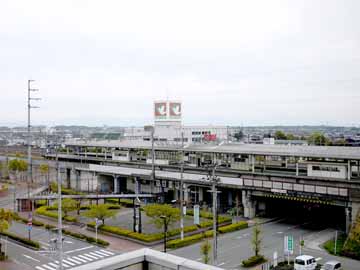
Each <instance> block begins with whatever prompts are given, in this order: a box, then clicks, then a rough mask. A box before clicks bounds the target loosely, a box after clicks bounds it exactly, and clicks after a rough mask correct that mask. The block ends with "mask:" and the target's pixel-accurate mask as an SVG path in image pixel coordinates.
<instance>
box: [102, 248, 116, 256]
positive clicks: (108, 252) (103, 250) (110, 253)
mask: <svg viewBox="0 0 360 270" xmlns="http://www.w3.org/2000/svg"><path fill="white" fill-rule="evenodd" d="M101 251H102V252H105V253H107V254H109V255H114V254H115V253H112V252H110V251H107V250H105V249H101Z"/></svg>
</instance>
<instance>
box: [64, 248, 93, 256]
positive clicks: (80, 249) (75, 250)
mask: <svg viewBox="0 0 360 270" xmlns="http://www.w3.org/2000/svg"><path fill="white" fill-rule="evenodd" d="M92 247H94V246H87V247H83V248H78V249H73V250H69V251H66V252H64V253H66V254H69V253H73V252H77V251H82V250H85V249H89V248H92Z"/></svg>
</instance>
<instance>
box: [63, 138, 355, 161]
mask: <svg viewBox="0 0 360 270" xmlns="http://www.w3.org/2000/svg"><path fill="white" fill-rule="evenodd" d="M65 145H67V146H83V147H85V146H87V147H109V148H121V149H151V142H150V141H138V140H127V141H91V142H84V141H82V142H80V141H76V142H68V143H65ZM155 149H156V150H168V151H180V150H182V148H181V146H180V145H179V144H177V145H165V144H164V145H159V144H156V145H155ZM184 149H185V150H186V151H187V152H205V153H206V152H207V153H229V154H230V153H231V154H250V155H251V154H254V155H266V156H271V155H273V156H293V157H314V158H336V159H353V160H360V147H346V146H308V145H271V144H266V145H265V144H240V143H224V144H220V145H214V144H190V145H185V147H184Z"/></svg>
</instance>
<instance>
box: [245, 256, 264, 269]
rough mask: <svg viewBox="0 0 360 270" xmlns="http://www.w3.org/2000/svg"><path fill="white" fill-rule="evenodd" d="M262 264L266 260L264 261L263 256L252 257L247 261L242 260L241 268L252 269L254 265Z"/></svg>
mask: <svg viewBox="0 0 360 270" xmlns="http://www.w3.org/2000/svg"><path fill="white" fill-rule="evenodd" d="M264 262H266V259H265V257H264V256H262V255H258V256H252V257H250V258H249V259H247V260H243V261H242V266H244V267H253V266H256V265H258V264H261V263H264Z"/></svg>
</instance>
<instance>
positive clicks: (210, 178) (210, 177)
mask: <svg viewBox="0 0 360 270" xmlns="http://www.w3.org/2000/svg"><path fill="white" fill-rule="evenodd" d="M211 167H212V170H211V173H210V170H209V172H208V176H207V179H206V180H208V181H211V183H212V188H211V190H209V191H208V192H210V193H212V212H213V254H212V259H213V265H217V208H218V207H217V194H218V193H220V191H217V188H216V186H217V184H218V183H219V182H220V178H219V177H217V176H216V175H215V171H216V167H217V164H213V165H212V166H211ZM208 168H209V169H210V166H209V167H208Z"/></svg>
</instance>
